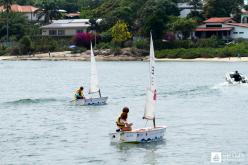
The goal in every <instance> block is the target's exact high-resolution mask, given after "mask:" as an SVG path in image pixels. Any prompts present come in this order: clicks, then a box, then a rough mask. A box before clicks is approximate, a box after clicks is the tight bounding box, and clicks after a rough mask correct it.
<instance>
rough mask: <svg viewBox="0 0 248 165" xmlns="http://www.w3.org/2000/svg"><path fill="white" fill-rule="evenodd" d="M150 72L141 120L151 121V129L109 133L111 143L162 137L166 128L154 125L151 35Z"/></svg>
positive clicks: (135, 141) (133, 141) (155, 139)
mask: <svg viewBox="0 0 248 165" xmlns="http://www.w3.org/2000/svg"><path fill="white" fill-rule="evenodd" d="M150 42H151V43H150V71H149V74H150V75H149V79H150V82H149V87H148V89H147V93H146V103H145V112H144V117H143V119H146V120H152V121H153V127H146V128H140V129H135V130H132V131H120V132H115V133H110V138H111V142H113V143H142V142H151V141H159V140H162V139H163V137H164V133H165V131H166V126H156V124H155V103H156V88H155V56H154V48H153V40H152V35H151V41H150Z"/></svg>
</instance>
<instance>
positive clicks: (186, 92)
mask: <svg viewBox="0 0 248 165" xmlns="http://www.w3.org/2000/svg"><path fill="white" fill-rule="evenodd" d="M215 91H216V89H213V88H211V86H198V87H195V88H190V89H178V90H175V91H170V92H164V93H160V95H161V96H162V97H168V96H179V97H182V96H183V97H184V96H199V95H209V94H210V93H213V92H215Z"/></svg>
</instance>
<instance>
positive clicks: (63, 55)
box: [0, 51, 248, 62]
mask: <svg viewBox="0 0 248 165" xmlns="http://www.w3.org/2000/svg"><path fill="white" fill-rule="evenodd" d="M0 60H9V61H19V60H46V61H60V60H67V61H89V60H90V55H89V54H86V53H77V54H71V52H70V51H64V52H51V53H50V56H49V53H41V54H35V55H31V56H30V55H22V56H0ZM96 60H98V61H143V60H147V57H142V56H130V55H97V56H96ZM157 61H161V62H168V61H186V62H187V61H188V62H194V61H203V62H204V61H205V62H248V57H242V58H238V57H231V58H195V59H181V58H176V59H171V58H162V59H157Z"/></svg>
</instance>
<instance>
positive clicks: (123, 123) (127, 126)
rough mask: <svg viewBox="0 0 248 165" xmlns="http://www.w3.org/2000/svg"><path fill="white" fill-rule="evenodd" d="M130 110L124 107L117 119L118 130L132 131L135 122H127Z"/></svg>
mask: <svg viewBox="0 0 248 165" xmlns="http://www.w3.org/2000/svg"><path fill="white" fill-rule="evenodd" d="M128 112H129V108H128V107H124V108H123V109H122V113H121V115H120V116H119V117H118V118H117V120H116V125H117V127H118V129H117V130H116V131H117V132H119V131H131V130H132V125H133V123H128V122H127V117H128Z"/></svg>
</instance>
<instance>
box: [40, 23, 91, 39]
mask: <svg viewBox="0 0 248 165" xmlns="http://www.w3.org/2000/svg"><path fill="white" fill-rule="evenodd" d="M89 26H90V23H89V19H62V20H53V21H52V23H51V24H49V25H45V26H42V27H41V29H42V35H43V36H74V35H75V34H76V33H77V32H86V31H87V28H88V27H89Z"/></svg>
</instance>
